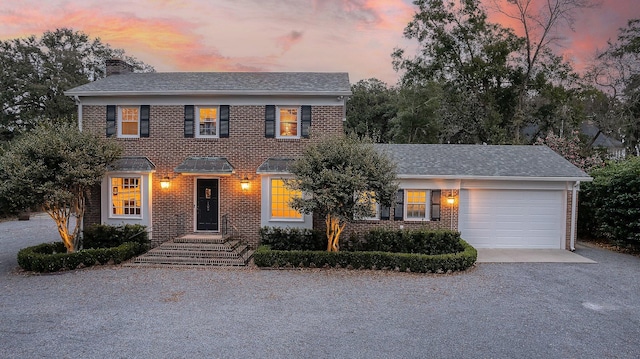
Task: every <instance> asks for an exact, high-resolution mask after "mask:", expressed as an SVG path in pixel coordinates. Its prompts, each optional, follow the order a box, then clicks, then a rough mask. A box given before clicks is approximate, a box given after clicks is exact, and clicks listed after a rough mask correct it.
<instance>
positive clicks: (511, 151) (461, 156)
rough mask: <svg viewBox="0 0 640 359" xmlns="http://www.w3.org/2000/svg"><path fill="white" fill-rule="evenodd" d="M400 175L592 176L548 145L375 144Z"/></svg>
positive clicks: (436, 176) (449, 177)
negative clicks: (392, 162)
mask: <svg viewBox="0 0 640 359" xmlns="http://www.w3.org/2000/svg"><path fill="white" fill-rule="evenodd" d="M375 148H376V149H378V150H379V151H381V152H383V153H386V154H388V155H389V156H390V157H391V159H392V160H393V161H395V163H396V165H397V169H396V171H397V174H398V177H400V178H442V179H464V178H469V179H520V180H571V181H589V180H591V177H589V175H587V174H586V173H585V172H584V171H582V170H581V169H579V168H578V167H576V166H574V165H573V164H571V163H570V162H569V161H567V160H566V159H564V158H563V157H562V156H560V155H558V154H557V153H555V152H554V151H553V150H551V149H550V148H549V147H547V146H487V145H457V144H456V145H448V144H376V145H375Z"/></svg>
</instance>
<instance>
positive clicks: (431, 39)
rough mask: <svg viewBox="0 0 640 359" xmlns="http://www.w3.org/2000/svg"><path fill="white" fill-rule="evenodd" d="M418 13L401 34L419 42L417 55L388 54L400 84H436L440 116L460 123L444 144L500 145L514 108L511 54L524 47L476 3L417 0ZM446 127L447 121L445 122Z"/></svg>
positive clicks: (520, 40)
mask: <svg viewBox="0 0 640 359" xmlns="http://www.w3.org/2000/svg"><path fill="white" fill-rule="evenodd" d="M414 4H415V5H417V6H418V10H417V12H416V14H415V15H414V17H413V19H412V20H411V22H409V24H408V25H407V27H406V28H405V30H404V36H405V37H406V38H408V39H416V40H418V42H419V47H420V50H419V53H418V55H417V56H415V57H407V56H406V55H405V53H404V50H402V49H396V50H395V51H394V53H393V54H392V57H393V65H394V68H395V69H396V70H397V71H404V74H403V76H402V84H403V85H425V84H427V83H430V82H435V83H439V84H440V85H441V86H442V88H443V89H444V94H445V95H446V96H445V97H443V101H442V105H443V106H442V110H443V112H442V113H441V116H443V119H459V121H462V123H456V124H455V128H457V129H458V131H457V132H454V131H453V129H452V128H449V129H445V133H452V134H451V136H450V137H449V138H447V139H446V142H464V143H478V142H489V143H503V142H505V141H506V139H505V133H504V132H505V129H507V128H508V127H509V125H510V120H511V118H512V113H513V110H514V105H515V103H514V101H513V98H512V97H513V95H512V94H511V92H512V91H511V90H510V87H511V86H513V84H514V83H515V82H516V81H517V79H518V76H516V75H517V71H516V70H517V69H515V68H513V67H512V66H511V62H510V60H511V59H512V54H513V53H514V52H515V51H517V50H518V49H519V48H520V47H521V46H522V39H520V38H518V37H517V36H516V35H515V34H513V32H512V31H511V30H510V29H506V28H503V27H502V26H500V25H498V24H492V23H489V22H488V21H487V14H486V12H485V10H484V9H483V8H482V7H480V5H479V2H478V1H475V0H457V1H453V0H416V1H414ZM443 122H444V123H449V121H446V120H444V121H443Z"/></svg>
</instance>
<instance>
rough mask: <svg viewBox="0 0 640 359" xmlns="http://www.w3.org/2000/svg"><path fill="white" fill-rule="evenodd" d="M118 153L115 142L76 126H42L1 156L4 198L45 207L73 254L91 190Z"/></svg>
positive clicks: (14, 205)
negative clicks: (82, 130) (72, 218)
mask: <svg viewBox="0 0 640 359" xmlns="http://www.w3.org/2000/svg"><path fill="white" fill-rule="evenodd" d="M120 152H121V149H120V147H119V146H117V145H116V143H115V142H112V141H107V140H104V139H101V138H98V137H96V136H94V135H92V134H89V133H85V132H80V131H78V129H77V128H76V127H75V126H73V125H56V126H55V127H54V126H50V125H41V126H38V127H36V129H34V130H33V131H31V132H29V133H28V134H26V135H24V136H22V137H20V138H19V139H16V140H14V141H12V143H11V146H10V148H9V149H8V150H7V151H6V152H5V153H4V154H3V155H2V157H0V168H1V169H2V172H0V177H1V178H0V179H1V180H2V181H1V182H0V198H2V199H3V201H5V202H6V203H7V204H8V205H9V206H10V207H11V208H13V209H18V210H19V209H28V208H33V207H42V208H43V209H44V210H45V211H46V212H47V213H48V214H49V215H50V216H51V218H53V220H54V221H55V222H56V226H57V228H58V233H59V234H60V237H61V238H62V242H63V243H64V245H65V247H66V249H67V252H74V251H75V250H77V249H78V245H79V236H78V233H79V231H80V224H81V223H82V218H83V216H84V211H85V200H86V197H87V195H88V193H89V190H90V189H91V187H93V186H94V185H96V184H98V183H100V181H101V180H102V177H103V176H104V174H105V172H106V170H107V166H108V165H109V164H111V163H113V162H114V161H115V160H116V159H117V158H118V157H119V156H120ZM72 215H73V216H75V219H76V221H75V226H74V227H73V229H70V228H69V226H70V221H69V220H70V218H71V216H72Z"/></svg>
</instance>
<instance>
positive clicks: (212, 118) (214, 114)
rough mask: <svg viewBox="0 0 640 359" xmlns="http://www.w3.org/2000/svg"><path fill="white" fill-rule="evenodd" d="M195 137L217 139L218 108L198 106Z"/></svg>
mask: <svg viewBox="0 0 640 359" xmlns="http://www.w3.org/2000/svg"><path fill="white" fill-rule="evenodd" d="M197 114H198V126H197V131H196V137H218V107H217V106H199V107H198V111H197Z"/></svg>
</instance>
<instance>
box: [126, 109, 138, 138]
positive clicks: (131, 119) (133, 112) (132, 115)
mask: <svg viewBox="0 0 640 359" xmlns="http://www.w3.org/2000/svg"><path fill="white" fill-rule="evenodd" d="M139 118H140V117H139V109H138V108H137V107H123V108H121V120H122V121H121V125H122V134H123V135H127V136H138V130H139V129H140V125H139V123H138V121H139Z"/></svg>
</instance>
